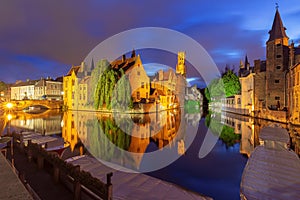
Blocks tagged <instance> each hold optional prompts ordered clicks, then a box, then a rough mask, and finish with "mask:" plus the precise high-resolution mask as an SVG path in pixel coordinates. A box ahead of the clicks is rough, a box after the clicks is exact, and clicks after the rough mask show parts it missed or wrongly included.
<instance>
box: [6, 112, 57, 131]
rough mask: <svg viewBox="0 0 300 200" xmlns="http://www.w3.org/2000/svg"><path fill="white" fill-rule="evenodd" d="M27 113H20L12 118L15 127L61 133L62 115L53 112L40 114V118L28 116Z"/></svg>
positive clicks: (12, 124)
mask: <svg viewBox="0 0 300 200" xmlns="http://www.w3.org/2000/svg"><path fill="white" fill-rule="evenodd" d="M26 116H27V115H26V114H25V113H18V115H17V117H16V118H15V119H12V120H11V126H12V127H14V129H20V130H30V131H34V132H38V133H41V134H43V135H53V134H60V133H61V124H60V123H61V115H60V114H59V113H52V114H50V115H44V116H43V115H42V114H41V115H39V117H38V118H32V117H31V118H30V116H29V117H26Z"/></svg>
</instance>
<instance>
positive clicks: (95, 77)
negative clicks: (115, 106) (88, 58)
mask: <svg viewBox="0 0 300 200" xmlns="http://www.w3.org/2000/svg"><path fill="white" fill-rule="evenodd" d="M107 68H109V62H108V61H107V60H106V59H102V60H99V62H98V63H97V65H96V67H95V68H94V69H93V71H92V73H91V87H92V90H91V92H92V94H93V98H91V99H93V100H94V105H95V107H96V105H98V104H99V98H98V97H99V88H100V87H101V86H100V85H98V82H99V79H100V78H101V76H102V74H103V72H104V71H105V70H106V69H107ZM95 101H96V102H95ZM89 103H92V102H89ZM98 106H99V105H98ZM98 106H97V107H98Z"/></svg>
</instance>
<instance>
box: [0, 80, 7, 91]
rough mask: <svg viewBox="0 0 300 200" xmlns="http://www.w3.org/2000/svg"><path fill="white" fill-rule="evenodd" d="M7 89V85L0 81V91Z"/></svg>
mask: <svg viewBox="0 0 300 200" xmlns="http://www.w3.org/2000/svg"><path fill="white" fill-rule="evenodd" d="M6 90H7V85H6V83H4V82H3V81H0V92H2V91H6Z"/></svg>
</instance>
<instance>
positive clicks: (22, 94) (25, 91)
mask: <svg viewBox="0 0 300 200" xmlns="http://www.w3.org/2000/svg"><path fill="white" fill-rule="evenodd" d="M36 82H37V81H36V80H29V79H28V80H27V81H25V82H23V81H17V82H16V83H15V84H13V85H11V87H10V89H11V93H10V99H11V100H26V99H35V95H34V86H35V84H36Z"/></svg>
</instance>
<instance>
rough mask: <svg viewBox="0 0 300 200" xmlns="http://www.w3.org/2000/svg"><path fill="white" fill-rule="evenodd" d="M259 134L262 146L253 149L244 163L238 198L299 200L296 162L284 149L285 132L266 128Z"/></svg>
mask: <svg viewBox="0 0 300 200" xmlns="http://www.w3.org/2000/svg"><path fill="white" fill-rule="evenodd" d="M261 133H262V137H261V139H263V140H264V143H263V144H264V145H263V146H258V147H256V148H255V150H254V151H253V152H252V154H251V156H250V158H249V160H248V162H247V165H246V167H245V169H244V172H243V176H242V181H241V195H243V196H244V197H245V198H246V199H299V197H300V189H299V186H300V160H299V157H298V156H297V155H296V154H295V152H293V151H289V150H288V149H287V148H286V147H287V146H286V144H287V143H288V142H289V138H288V134H287V131H286V130H285V129H282V128H278V127H267V128H264V129H262V131H261Z"/></svg>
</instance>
